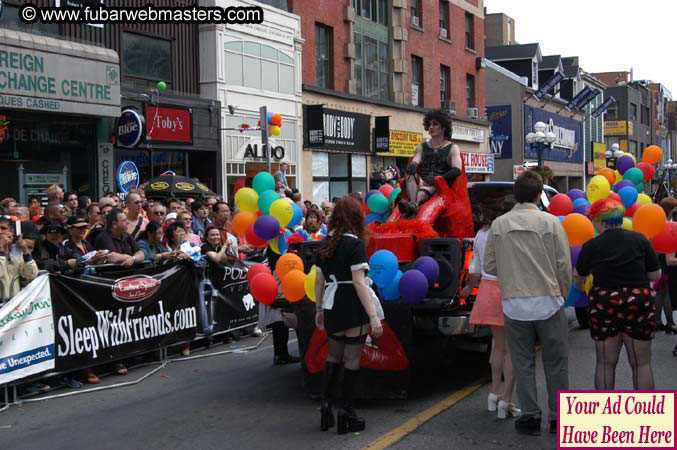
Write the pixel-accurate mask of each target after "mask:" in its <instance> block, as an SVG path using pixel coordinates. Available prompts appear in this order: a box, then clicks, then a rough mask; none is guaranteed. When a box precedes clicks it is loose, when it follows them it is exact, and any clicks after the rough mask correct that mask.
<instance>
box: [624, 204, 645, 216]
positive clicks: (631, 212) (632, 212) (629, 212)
mask: <svg viewBox="0 0 677 450" xmlns="http://www.w3.org/2000/svg"><path fill="white" fill-rule="evenodd" d="M640 206H642V205H640V204H639V203H635V204H634V205H632V206H629V207H627V208H625V217H633V216H634V215H635V213H636V212H637V210H638V209H639V207H640Z"/></svg>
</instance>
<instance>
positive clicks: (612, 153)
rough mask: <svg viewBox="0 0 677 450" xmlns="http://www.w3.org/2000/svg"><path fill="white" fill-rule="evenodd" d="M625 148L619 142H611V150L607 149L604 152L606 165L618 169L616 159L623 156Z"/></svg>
mask: <svg viewBox="0 0 677 450" xmlns="http://www.w3.org/2000/svg"><path fill="white" fill-rule="evenodd" d="M623 154H624V153H623V150H621V147H620V146H619V145H618V144H611V150H607V151H606V152H605V153H604V158H605V159H606V166H607V167H609V168H611V169H614V170H615V169H616V161H617V160H618V158H620V157H621V156H623Z"/></svg>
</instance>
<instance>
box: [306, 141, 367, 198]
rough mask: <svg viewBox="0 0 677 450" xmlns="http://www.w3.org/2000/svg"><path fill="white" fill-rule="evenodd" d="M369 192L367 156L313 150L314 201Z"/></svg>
mask: <svg viewBox="0 0 677 450" xmlns="http://www.w3.org/2000/svg"><path fill="white" fill-rule="evenodd" d="M351 192H360V193H361V194H362V195H364V194H365V193H366V192H367V157H366V156H365V155H357V154H346V153H324V152H313V203H317V204H318V205H319V204H320V203H321V202H322V201H324V200H331V199H333V198H336V197H343V196H344V195H347V194H349V193H351Z"/></svg>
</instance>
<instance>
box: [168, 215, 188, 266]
mask: <svg viewBox="0 0 677 450" xmlns="http://www.w3.org/2000/svg"><path fill="white" fill-rule="evenodd" d="M165 236H166V241H167V248H169V250H171V251H173V252H178V254H177V258H178V259H188V258H189V256H188V254H187V253H184V252H182V251H181V250H180V247H181V246H182V245H185V244H188V245H189V246H190V247H192V246H194V245H195V244H193V243H192V242H190V241H189V240H188V239H187V237H186V229H185V227H184V225H183V223H181V222H180V221H178V220H177V221H174V222H172V223H170V224H169V226H168V227H166V231H165Z"/></svg>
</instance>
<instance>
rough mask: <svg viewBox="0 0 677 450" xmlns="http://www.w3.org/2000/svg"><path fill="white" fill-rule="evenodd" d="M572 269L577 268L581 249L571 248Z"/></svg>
mask: <svg viewBox="0 0 677 450" xmlns="http://www.w3.org/2000/svg"><path fill="white" fill-rule="evenodd" d="M570 251H571V267H576V263H578V257H579V256H580V255H581V247H571V249H570Z"/></svg>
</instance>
